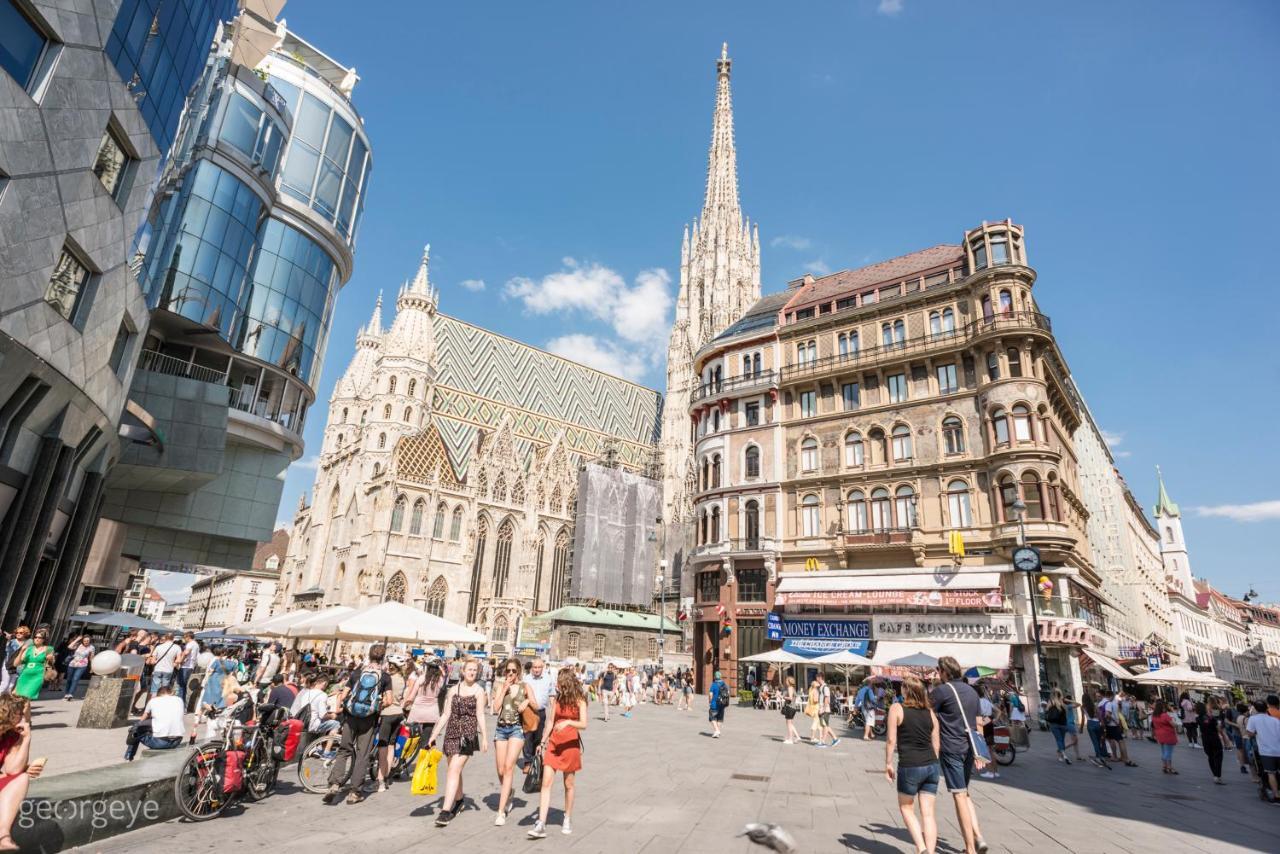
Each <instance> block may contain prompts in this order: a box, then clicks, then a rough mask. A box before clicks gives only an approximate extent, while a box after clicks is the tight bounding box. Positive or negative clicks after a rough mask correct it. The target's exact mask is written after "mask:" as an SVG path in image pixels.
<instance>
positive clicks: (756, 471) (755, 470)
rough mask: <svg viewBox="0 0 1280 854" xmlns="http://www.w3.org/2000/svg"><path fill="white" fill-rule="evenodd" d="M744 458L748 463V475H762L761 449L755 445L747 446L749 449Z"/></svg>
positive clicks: (746, 466)
mask: <svg viewBox="0 0 1280 854" xmlns="http://www.w3.org/2000/svg"><path fill="white" fill-rule="evenodd" d="M744 460H745V462H746V465H745V469H746V476H747V477H759V476H760V449H759V448H757V447H756V446H755V445H749V446H747V450H746V452H745V453H744Z"/></svg>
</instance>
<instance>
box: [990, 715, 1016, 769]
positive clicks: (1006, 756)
mask: <svg viewBox="0 0 1280 854" xmlns="http://www.w3.org/2000/svg"><path fill="white" fill-rule="evenodd" d="M991 757H992V758H993V759H995V761H996V762H998V763H999V764H1001V765H1012V764H1013V760H1014V759H1017V758H1018V750H1017V748H1016V747H1014V746H1013V738H1012V736H1011V733H1010V730H1009V727H1008V726H1003V725H1000V724H997V725H996V727H995V729H994V730H993V734H992V738H991Z"/></svg>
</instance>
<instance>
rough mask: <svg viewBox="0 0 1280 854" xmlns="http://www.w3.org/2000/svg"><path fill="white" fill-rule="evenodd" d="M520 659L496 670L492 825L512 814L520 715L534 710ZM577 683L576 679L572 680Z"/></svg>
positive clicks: (521, 727) (521, 749) (520, 745)
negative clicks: (494, 811)
mask: <svg viewBox="0 0 1280 854" xmlns="http://www.w3.org/2000/svg"><path fill="white" fill-rule="evenodd" d="M523 674H524V669H523V668H522V667H521V666H520V660H519V659H516V658H508V659H507V660H506V661H505V662H504V663H503V664H502V666H501V667H500V668H499V670H498V682H497V684H496V685H495V686H494V689H493V700H492V703H491V708H490V711H491V712H493V714H495V715H497V716H498V720H497V722H496V723H495V724H494V729H493V763H494V766H495V768H496V769H497V771H498V780H499V791H498V815H497V817H496V818H494V820H493V823H494V824H496V825H499V826H501V825H504V824H506V823H507V813H509V812H510V811H511V787H512V783H513V781H514V780H515V775H516V760H517V759H519V758H520V754H521V753H523V752H524V743H525V733H524V724H523V720H522V718H521V716H522V715H523V713H524V710H525V709H528V708H533V707H534V701H533V694H532V692H531V691H530V690H529V686H527V685H526V684H525V683H524V682H522V681H521V677H522V676H523ZM575 681H576V680H575Z"/></svg>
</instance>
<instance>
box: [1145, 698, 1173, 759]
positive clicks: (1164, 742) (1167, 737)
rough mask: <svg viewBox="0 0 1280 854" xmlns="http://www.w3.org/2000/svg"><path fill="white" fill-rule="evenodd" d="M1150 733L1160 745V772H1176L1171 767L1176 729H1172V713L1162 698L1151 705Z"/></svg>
mask: <svg viewBox="0 0 1280 854" xmlns="http://www.w3.org/2000/svg"><path fill="white" fill-rule="evenodd" d="M1151 734H1152V735H1153V736H1154V737H1155V740H1156V744H1158V745H1160V771H1161V773H1164V774H1177V773H1178V772H1177V771H1175V770H1174V767H1173V749H1174V748H1175V747H1177V746H1178V731H1177V730H1176V729H1174V723H1173V713H1172V712H1170V711H1169V708H1168V707H1167V706H1166V705H1165V704H1164V700H1156V701H1155V703H1153V704H1152V706H1151Z"/></svg>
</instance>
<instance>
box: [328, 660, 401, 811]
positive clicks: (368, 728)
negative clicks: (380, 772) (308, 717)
mask: <svg viewBox="0 0 1280 854" xmlns="http://www.w3.org/2000/svg"><path fill="white" fill-rule="evenodd" d="M386 651H387V648H386V647H385V646H383V645H382V644H380V643H375V644H374V645H373V646H371V647H369V658H368V661H366V662H365V664H364V665H363V666H362V667H360V668H358V669H355V670H352V671H351V675H350V676H348V677H347V682H346V684H345V685H343V687H342V690H341V691H339V692H338V707H339V708H340V709H341V710H342V714H341V721H342V726H341V733H342V735H341V737H340V738H339V741H338V752H337V756H336V757H335V758H334V762H333V767H332V768H331V769H330V770H329V791H328V792H326V793H325V796H324V801H325V803H327V804H332V803H336V802H337V801H338V799H339V798H340V797H341V796H342V791H343V788H344V787H345V788H346V789H347V803H349V804H358V803H360V802H361V801H363V800H364V792H362V791H361V788H362V787H363V786H364V778H365V775H366V774H367V773H368V771H369V751H370V750H372V749H373V737H374V735H375V734H376V733H377V729H378V720H379V714H380V713H381V711H382V709H383V707H384V706H385V705H386V704H387V703H389V702H390V701H391V674H390V673H388V672H387V670H386V667H385V666H384V660H385V657H386Z"/></svg>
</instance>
